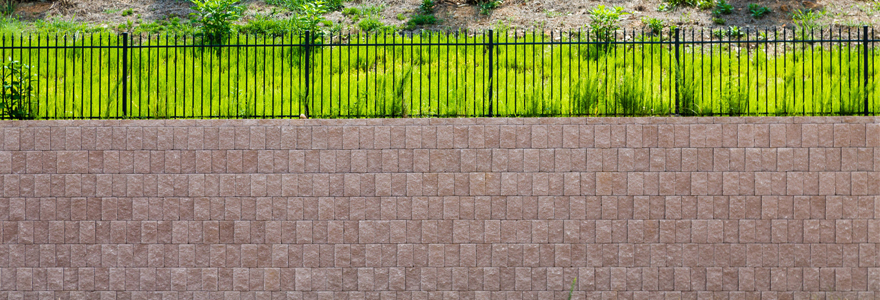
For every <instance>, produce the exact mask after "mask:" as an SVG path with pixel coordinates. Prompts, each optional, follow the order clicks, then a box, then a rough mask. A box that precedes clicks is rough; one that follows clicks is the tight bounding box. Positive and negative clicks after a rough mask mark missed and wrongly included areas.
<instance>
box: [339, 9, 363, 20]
mask: <svg viewBox="0 0 880 300" xmlns="http://www.w3.org/2000/svg"><path fill="white" fill-rule="evenodd" d="M363 14H364V13H363V12H362V11H361V9H360V8H357V7H346V8H343V9H342V15H343V16H346V17H349V18H352V19H354V21H357V19H355V18H359V17H360V16H361V15H363Z"/></svg>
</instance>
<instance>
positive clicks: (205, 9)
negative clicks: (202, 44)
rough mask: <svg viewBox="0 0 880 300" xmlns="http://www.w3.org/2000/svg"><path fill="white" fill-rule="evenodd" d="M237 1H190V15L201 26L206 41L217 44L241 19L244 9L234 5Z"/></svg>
mask: <svg viewBox="0 0 880 300" xmlns="http://www.w3.org/2000/svg"><path fill="white" fill-rule="evenodd" d="M237 2H238V0H192V3H193V4H194V6H193V10H195V11H196V12H194V13H192V15H193V16H195V17H196V20H197V22H199V23H201V25H202V33H203V34H204V35H205V37H206V38H207V39H208V40H211V41H214V42H217V41H220V40H221V39H222V38H223V36H224V35H227V34H229V33H230V32H231V31H232V24H233V23H234V22H235V21H237V20H238V19H239V18H241V13H242V11H243V10H244V7H241V6H237V5H235V4H236V3H237Z"/></svg>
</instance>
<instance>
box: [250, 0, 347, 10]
mask: <svg viewBox="0 0 880 300" xmlns="http://www.w3.org/2000/svg"><path fill="white" fill-rule="evenodd" d="M314 2H316V0H266V4H270V5H275V6H280V7H283V8H286V9H289V10H291V11H294V12H299V11H300V10H301V9H302V7H303V5H305V4H309V3H314ZM342 2H343V0H326V1H323V2H322V5H323V6H324V7H325V8H326V9H327V11H337V10H341V9H342V8H343V4H342Z"/></svg>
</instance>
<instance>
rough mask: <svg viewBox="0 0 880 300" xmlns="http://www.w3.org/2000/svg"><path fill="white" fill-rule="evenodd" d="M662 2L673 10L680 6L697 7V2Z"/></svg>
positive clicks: (667, 0)
mask: <svg viewBox="0 0 880 300" xmlns="http://www.w3.org/2000/svg"><path fill="white" fill-rule="evenodd" d="M664 2H665V3H666V4H668V5H669V6H671V7H673V8H675V7H680V6H696V5H697V0H666V1H664Z"/></svg>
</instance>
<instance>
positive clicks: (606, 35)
mask: <svg viewBox="0 0 880 300" xmlns="http://www.w3.org/2000/svg"><path fill="white" fill-rule="evenodd" d="M625 14H628V13H627V12H624V11H623V7H620V6H616V7H614V8H607V7H605V5H599V6H597V7H596V8H594V9H593V10H591V11H590V31H591V32H592V34H593V35H594V36H595V37H596V39H597V40H600V41H609V40H610V39H611V34H612V33H613V32H614V31H616V30H617V29H620V25H619V24H618V21H620V17H621V16H623V15H625Z"/></svg>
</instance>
